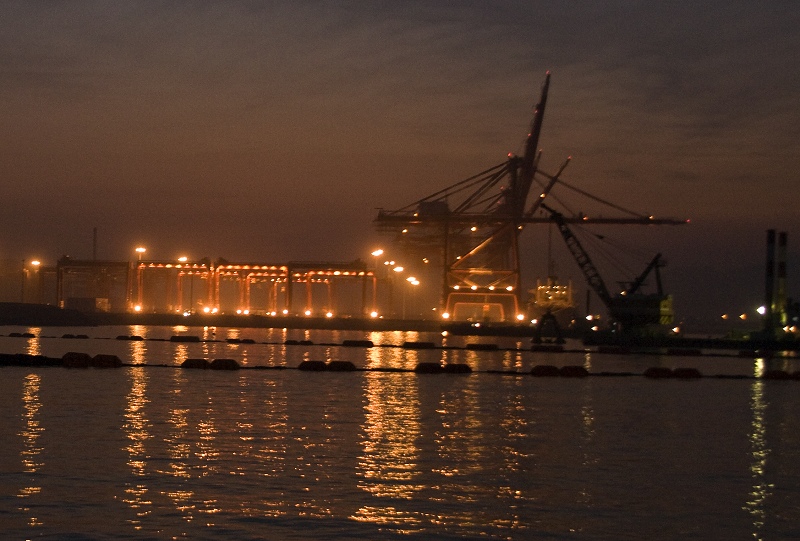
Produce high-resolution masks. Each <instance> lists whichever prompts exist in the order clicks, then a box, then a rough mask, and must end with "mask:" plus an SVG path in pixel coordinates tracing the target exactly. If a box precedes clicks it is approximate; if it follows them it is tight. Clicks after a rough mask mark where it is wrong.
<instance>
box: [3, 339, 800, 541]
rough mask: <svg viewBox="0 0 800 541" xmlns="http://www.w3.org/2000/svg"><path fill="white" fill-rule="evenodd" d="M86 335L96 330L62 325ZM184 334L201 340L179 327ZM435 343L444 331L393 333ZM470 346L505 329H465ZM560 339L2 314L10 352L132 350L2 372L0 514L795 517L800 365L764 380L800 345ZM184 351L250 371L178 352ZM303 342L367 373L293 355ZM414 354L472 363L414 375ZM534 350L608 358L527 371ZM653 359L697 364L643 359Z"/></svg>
mask: <svg viewBox="0 0 800 541" xmlns="http://www.w3.org/2000/svg"><path fill="white" fill-rule="evenodd" d="M21 333H25V334H26V335H28V333H29V335H28V336H16V334H21ZM12 334H13V335H15V336H9V335H12ZM81 334H85V335H86V336H88V338H82V339H81V338H77V339H76V338H64V336H65V335H67V336H69V335H72V336H74V335H81ZM30 335H32V336H30ZM183 335H188V336H197V337H198V339H199V341H198V342H178V341H170V337H172V336H183ZM123 336H141V337H142V338H143V339H142V340H122V339H118V337H123ZM346 340H370V341H372V342H373V343H374V344H375V347H344V346H343V345H342V344H343V343H344V342H345V341H346ZM287 341H288V343H287ZM301 341H302V343H301ZM423 341H426V342H434V344H435V345H436V346H437V347H435V348H432V349H410V348H403V347H400V346H402V345H403V344H404V343H406V342H423ZM477 342H482V343H485V344H490V343H493V344H497V346H498V347H497V349H496V350H493V349H492V348H490V349H488V350H482V349H481V350H479V349H473V348H467V347H465V346H466V345H467V344H470V343H477ZM442 345H444V346H445V347H444V348H441V347H438V346H442ZM567 350H568V351H566V352H553V351H531V350H530V343H529V341H528V340H527V339H522V338H519V339H517V338H502V339H501V338H492V337H481V338H480V339H479V338H476V337H453V336H445V337H443V336H441V335H438V334H433V333H431V334H424V333H410V332H402V333H395V332H376V333H370V332H357V331H304V330H291V329H289V330H287V329H233V328H213V327H207V328H202V327H201V328H185V327H144V326H130V327H96V328H88V329H87V328H81V329H77V328H76V329H54V328H38V329H31V328H22V327H15V328H11V327H5V328H0V352H1V353H29V354H35V355H46V356H61V355H63V354H64V353H66V352H68V351H78V352H85V353H89V354H90V355H95V354H101V353H102V354H110V355H116V356H118V357H119V358H120V359H122V361H123V362H124V363H126V366H123V367H122V368H117V369H110V370H101V369H88V370H79V369H66V368H61V367H37V368H31V367H24V366H6V367H3V368H2V369H0V376H1V377H0V407H2V412H3V415H2V416H0V431H1V432H2V435H3V439H2V443H1V444H0V533H2V537H3V538H4V539H231V540H233V539H237V540H238V539H298V540H299V539H511V540H522V539H609V540H611V539H615V540H616V539H685V538H694V539H787V538H797V537H800V417H799V416H798V412H800V381H795V380H788V381H776V380H769V379H763V378H761V377H759V376H760V375H762V374H763V373H764V372H765V371H766V370H768V369H770V368H776V369H782V370H786V371H789V372H793V371H796V370H800V361H798V360H796V359H794V358H779V359H759V358H756V359H754V358H749V357H739V356H737V355H736V354H735V352H733V353H731V354H729V355H702V356H688V355H683V356H667V355H660V354H659V353H658V352H652V351H651V352H642V353H638V354H628V355H621V354H600V353H597V352H594V351H591V350H584V349H583V348H582V347H581V346H580V344H579V343H574V344H568V345H567ZM189 358H205V359H209V360H211V359H215V358H230V359H234V360H236V361H237V362H238V363H239V364H240V365H241V366H242V367H243V368H245V369H242V370H235V371H217V370H187V369H181V368H179V365H180V364H181V363H182V362H183V361H184V360H186V359H189ZM304 360H323V361H330V360H343V361H350V362H352V363H353V364H354V365H355V366H356V367H358V368H364V369H366V370H359V371H355V372H305V371H300V370H296V369H294V368H296V367H297V366H298V365H299V363H301V362H302V361H304ZM421 362H436V363H459V364H467V365H469V366H470V367H471V368H472V369H473V372H472V373H468V374H419V373H414V372H413V368H414V367H415V366H416V365H417V364H418V363H421ZM542 364H548V365H555V366H574V365H580V366H583V367H585V368H586V369H587V370H588V371H589V372H590V373H592V374H595V376H592V377H585V378H564V377H556V378H544V377H533V376H531V375H530V370H531V368H532V367H533V366H536V365H542ZM653 366H664V367H669V368H678V367H692V368H697V369H698V370H699V371H700V372H701V373H702V374H704V375H705V376H706V377H702V378H699V379H690V380H679V379H674V378H672V379H665V380H655V379H651V378H645V377H642V376H641V374H642V373H643V372H644V370H645V369H647V368H649V367H653ZM275 367H285V368H287V369H285V370H280V369H267V368H275ZM247 368H249V369H247ZM257 368H264V369H257ZM390 369H391V370H390ZM601 373H604V374H606V377H602V376H599V374H601ZM717 376H720V377H717Z"/></svg>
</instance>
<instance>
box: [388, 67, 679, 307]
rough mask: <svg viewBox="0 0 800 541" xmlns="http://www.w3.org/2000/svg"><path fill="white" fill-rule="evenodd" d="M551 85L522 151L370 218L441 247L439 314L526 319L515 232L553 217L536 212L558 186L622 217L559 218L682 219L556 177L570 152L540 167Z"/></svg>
mask: <svg viewBox="0 0 800 541" xmlns="http://www.w3.org/2000/svg"><path fill="white" fill-rule="evenodd" d="M549 86H550V73H549V72H548V73H547V75H546V77H545V81H544V84H543V86H542V91H541V95H540V98H539V102H538V103H537V104H536V107H535V108H534V113H533V120H532V121H531V129H530V133H529V134H528V136H527V139H526V141H525V148H524V154H523V155H522V156H516V155H513V154H509V155H508V159H507V160H506V161H505V162H503V163H501V164H498V165H495V166H494V167H491V168H489V169H486V170H485V171H482V172H480V173H478V174H477V175H474V176H472V177H469V178H466V179H464V180H462V181H460V182H457V183H455V184H453V185H451V186H448V187H446V188H444V189H442V190H439V191H437V192H436V193H433V194H431V195H428V196H426V197H423V198H422V199H419V200H417V201H414V202H413V203H411V204H410V205H406V206H405V207H402V208H400V209H397V210H392V211H387V210H383V209H381V210H380V211H379V212H378V216H377V218H376V219H375V223H376V226H377V227H378V229H379V230H380V231H384V232H392V233H395V234H396V235H397V237H396V238H397V240H398V241H399V242H401V243H403V244H405V245H415V246H417V247H420V246H425V247H428V248H431V247H433V248H436V249H438V251H439V253H440V254H441V261H442V289H441V303H440V310H441V313H442V316H443V317H444V318H450V319H451V320H466V319H481V320H484V319H487V320H494V321H505V322H512V321H515V320H517V319H522V318H523V316H522V314H521V311H520V306H522V299H521V298H520V292H521V289H522V288H521V282H522V279H521V271H520V249H519V238H520V233H521V231H522V230H523V229H524V226H525V225H527V224H533V223H549V222H551V221H552V220H553V217H552V214H547V213H543V212H541V205H542V202H543V201H544V200H545V199H546V198H547V197H548V196H550V194H551V191H552V190H553V189H554V187H555V186H556V185H557V184H558V185H559V186H565V187H566V188H569V189H571V190H573V191H575V192H577V193H580V194H582V195H583V196H587V197H590V198H592V199H594V200H595V201H597V202H599V203H602V204H604V205H606V206H608V207H611V208H613V209H616V210H617V211H622V215H621V216H619V217H599V216H598V217H592V216H587V215H585V214H583V213H579V214H575V213H573V214H572V215H565V214H561V215H560V220H562V221H563V223H581V224H646V225H663V224H670V225H676V224H682V223H686V221H685V220H676V219H672V218H661V219H657V218H655V217H653V216H650V215H646V214H640V213H634V212H631V211H628V210H626V209H623V208H622V207H619V206H617V205H614V204H612V203H609V202H608V201H604V200H603V199H600V198H599V197H595V196H593V195H591V194H588V193H587V192H585V191H582V190H580V189H578V188H576V187H574V186H571V185H569V184H568V183H566V182H564V181H563V180H561V179H560V177H561V174H562V173H563V171H564V169H565V168H566V167H567V165H568V164H569V161H570V158H567V160H566V161H565V162H564V163H563V164H562V165H561V167H560V168H559V169H558V171H557V172H556V173H555V174H548V173H546V172H544V171H542V170H541V169H540V168H539V162H540V159H541V151H538V144H539V135H540V133H541V129H542V121H543V119H544V111H545V106H546V104H547V93H548V89H549ZM534 184H535V185H536V186H538V187H539V188H540V191H539V195H538V196H537V197H536V198H535V199H534V200H533V201H532V202H531V203H529V202H528V196H529V193H530V191H531V189H532V188H533V187H534Z"/></svg>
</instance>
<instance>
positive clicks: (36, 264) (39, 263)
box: [31, 259, 42, 267]
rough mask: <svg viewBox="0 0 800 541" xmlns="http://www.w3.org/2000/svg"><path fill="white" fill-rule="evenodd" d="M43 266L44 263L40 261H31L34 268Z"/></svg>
mask: <svg viewBox="0 0 800 541" xmlns="http://www.w3.org/2000/svg"><path fill="white" fill-rule="evenodd" d="M41 264H42V262H41V261H39V260H38V259H34V260H33V261H31V265H33V266H34V267H38V266H39V265H41Z"/></svg>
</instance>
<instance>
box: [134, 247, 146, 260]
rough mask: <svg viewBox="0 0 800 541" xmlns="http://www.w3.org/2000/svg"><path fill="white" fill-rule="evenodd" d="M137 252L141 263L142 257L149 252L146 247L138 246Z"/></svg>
mask: <svg viewBox="0 0 800 541" xmlns="http://www.w3.org/2000/svg"><path fill="white" fill-rule="evenodd" d="M135 251H136V255H137V256H138V257H139V261H141V260H142V256H143V255H144V253H145V252H146V251H147V248H145V247H144V246H137V247H136V250H135Z"/></svg>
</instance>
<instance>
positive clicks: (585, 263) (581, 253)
mask: <svg viewBox="0 0 800 541" xmlns="http://www.w3.org/2000/svg"><path fill="white" fill-rule="evenodd" d="M540 206H541V207H542V208H543V209H545V210H546V211H548V212H549V213H550V216H551V217H552V218H553V221H554V222H555V223H556V226H558V231H559V232H560V233H561V236H562V237H563V238H564V242H565V243H566V244H567V248H569V251H570V252H572V256H573V257H574V258H575V261H576V262H577V263H578V266H579V267H580V269H581V271H582V272H583V275H584V276H585V277H586V282H587V283H588V284H589V287H591V288H592V290H593V291H594V292H595V293H597V296H598V297H600V300H601V301H603V304H605V305H606V306H607V307H610V306H611V304H612V302H611V294H610V293H609V292H608V288H607V287H606V284H605V282H604V281H603V278H602V277H601V276H600V273H599V272H597V267H595V266H594V263H592V258H590V257H589V254H588V253H587V252H586V250H584V249H583V246H581V243H580V241H579V240H578V237H576V236H575V235H573V234H572V231H571V230H570V228H569V226H567V223H566V221H565V220H564V217H563V216H562V215H561V213H560V212H557V211H555V210H553V209H551V208H550V207H548V206H547V205H545V204H544V203H542V204H541V205H540Z"/></svg>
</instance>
